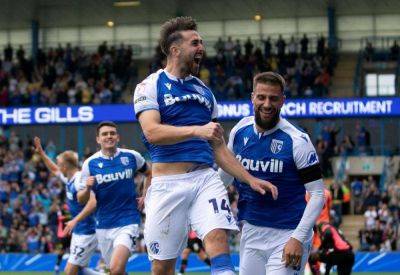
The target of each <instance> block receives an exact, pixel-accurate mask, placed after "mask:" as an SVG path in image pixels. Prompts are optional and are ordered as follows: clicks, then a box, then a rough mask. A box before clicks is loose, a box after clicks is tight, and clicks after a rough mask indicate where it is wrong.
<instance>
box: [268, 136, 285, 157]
mask: <svg viewBox="0 0 400 275" xmlns="http://www.w3.org/2000/svg"><path fill="white" fill-rule="evenodd" d="M282 146H283V141H282V140H279V139H273V140H272V142H271V152H272V153H274V154H278V153H279V152H280V151H281V150H282Z"/></svg>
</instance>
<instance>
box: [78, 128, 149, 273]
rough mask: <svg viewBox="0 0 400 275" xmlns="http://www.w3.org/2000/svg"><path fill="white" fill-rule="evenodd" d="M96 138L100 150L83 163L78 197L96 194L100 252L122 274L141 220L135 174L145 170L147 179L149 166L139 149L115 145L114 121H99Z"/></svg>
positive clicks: (80, 198)
mask: <svg viewBox="0 0 400 275" xmlns="http://www.w3.org/2000/svg"><path fill="white" fill-rule="evenodd" d="M96 141H97V143H98V144H99V145H100V151H98V152H97V153H95V154H93V155H92V156H91V157H89V158H88V159H87V160H85V162H84V163H83V166H82V181H81V186H80V188H79V189H80V191H79V192H78V200H79V201H80V202H83V203H84V202H86V201H87V200H88V199H89V197H90V195H91V194H93V193H94V194H95V197H96V201H97V209H96V220H97V224H96V236H97V239H98V241H99V247H100V251H101V254H102V256H103V259H104V261H105V263H106V266H107V267H108V268H109V269H110V272H111V274H112V275H117V274H125V268H126V263H127V261H128V258H129V256H130V254H131V253H132V252H133V251H134V249H135V245H136V240H135V239H136V237H137V236H138V235H139V224H140V214H139V212H138V209H137V208H138V203H137V201H136V191H135V187H136V186H135V183H134V174H135V173H136V172H139V173H143V174H145V175H146V181H147V182H149V181H150V178H151V170H150V166H149V165H147V164H146V161H145V159H144V158H143V157H142V156H141V155H140V154H139V153H138V152H136V151H134V150H128V149H121V148H118V147H117V145H118V142H119V135H118V132H117V126H116V125H115V123H113V122H111V121H103V122H101V123H100V124H99V125H98V126H97V131H96Z"/></svg>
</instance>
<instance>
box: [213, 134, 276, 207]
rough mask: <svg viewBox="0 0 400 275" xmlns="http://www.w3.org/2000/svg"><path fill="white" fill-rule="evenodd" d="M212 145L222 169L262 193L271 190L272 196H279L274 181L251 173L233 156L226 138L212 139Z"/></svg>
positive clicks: (216, 159)
mask: <svg viewBox="0 0 400 275" xmlns="http://www.w3.org/2000/svg"><path fill="white" fill-rule="evenodd" d="M211 145H212V147H213V149H214V155H215V161H216V163H217V164H218V166H219V167H221V169H222V170H224V171H225V172H226V173H228V174H230V175H232V176H233V177H234V178H236V179H238V180H240V181H242V182H246V183H247V184H249V185H250V187H251V188H252V189H253V190H254V191H256V192H259V193H260V194H262V195H264V194H265V192H266V191H268V192H271V194H272V197H273V198H274V199H275V200H276V199H277V198H278V188H276V186H275V185H273V184H272V183H270V182H268V181H265V180H261V179H258V178H256V177H253V176H252V175H250V173H249V172H247V171H246V169H244V168H243V166H242V165H241V164H240V163H239V161H238V160H237V159H236V158H235V157H234V156H233V154H232V153H231V151H230V150H229V149H228V147H227V146H226V143H225V140H224V139H222V140H220V141H217V142H215V141H212V142H211Z"/></svg>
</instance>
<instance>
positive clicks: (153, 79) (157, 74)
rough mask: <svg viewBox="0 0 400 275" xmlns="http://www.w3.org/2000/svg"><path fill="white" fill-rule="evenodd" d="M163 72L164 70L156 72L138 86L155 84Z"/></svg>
mask: <svg viewBox="0 0 400 275" xmlns="http://www.w3.org/2000/svg"><path fill="white" fill-rule="evenodd" d="M162 72H163V70H162V69H159V70H158V71H157V72H154V73H152V74H150V75H148V76H147V77H146V78H145V79H143V81H142V82H140V83H139V84H138V86H139V85H141V84H142V85H147V84H154V83H156V82H157V80H158V78H159V77H160V74H161V73H162Z"/></svg>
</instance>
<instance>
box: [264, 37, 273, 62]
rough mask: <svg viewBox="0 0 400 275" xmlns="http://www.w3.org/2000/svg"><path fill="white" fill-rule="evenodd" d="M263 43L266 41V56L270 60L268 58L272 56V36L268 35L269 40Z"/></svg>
mask: <svg viewBox="0 0 400 275" xmlns="http://www.w3.org/2000/svg"><path fill="white" fill-rule="evenodd" d="M263 43H264V58H265V59H266V60H268V58H270V57H271V48H272V44H271V37H269V36H268V38H267V40H264V41H263Z"/></svg>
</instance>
